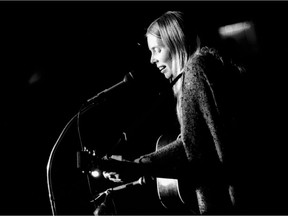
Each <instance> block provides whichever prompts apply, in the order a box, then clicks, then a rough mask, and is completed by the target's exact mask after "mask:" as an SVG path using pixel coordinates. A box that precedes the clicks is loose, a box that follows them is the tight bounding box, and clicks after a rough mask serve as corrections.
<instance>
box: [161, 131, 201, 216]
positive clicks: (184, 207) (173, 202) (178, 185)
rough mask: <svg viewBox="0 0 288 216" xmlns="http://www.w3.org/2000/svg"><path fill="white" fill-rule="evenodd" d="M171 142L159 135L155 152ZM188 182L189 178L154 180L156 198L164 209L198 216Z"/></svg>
mask: <svg viewBox="0 0 288 216" xmlns="http://www.w3.org/2000/svg"><path fill="white" fill-rule="evenodd" d="M172 141H173V140H171V139H170V140H169V139H167V138H165V137H164V136H162V135H161V136H160V137H159V138H158V140H157V144H156V151H157V150H159V149H161V148H162V147H164V146H166V145H167V144H168V143H170V142H172ZM189 180H191V177H189V176H187V178H185V179H173V178H156V185H157V193H158V198H159V200H160V202H161V203H162V205H163V206H164V207H165V208H167V209H171V210H179V211H181V212H180V213H183V212H186V213H190V214H191V213H192V214H199V211H198V202H197V198H196V193H195V190H193V188H192V187H191V184H190V182H189ZM182 211H183V212H182Z"/></svg>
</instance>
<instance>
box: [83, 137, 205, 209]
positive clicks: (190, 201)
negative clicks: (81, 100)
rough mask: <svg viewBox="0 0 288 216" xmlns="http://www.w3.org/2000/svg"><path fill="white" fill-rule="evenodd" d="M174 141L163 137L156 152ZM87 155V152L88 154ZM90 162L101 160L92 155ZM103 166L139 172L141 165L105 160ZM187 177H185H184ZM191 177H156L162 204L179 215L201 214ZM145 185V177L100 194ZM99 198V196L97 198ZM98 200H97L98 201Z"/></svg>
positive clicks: (109, 169)
mask: <svg viewBox="0 0 288 216" xmlns="http://www.w3.org/2000/svg"><path fill="white" fill-rule="evenodd" d="M171 141H173V139H168V138H167V137H166V136H163V135H161V136H160V137H159V138H158V140H157V143H156V151H157V150H159V149H161V148H162V147H164V146H166V145H167V144H168V143H170V142H171ZM86 154H87V152H86ZM89 155H90V159H88V161H89V160H90V162H91V161H93V162H94V163H95V162H96V163H98V162H99V160H95V157H94V156H93V155H91V154H89ZM101 163H102V165H104V167H105V171H108V172H109V171H117V172H121V171H123V170H126V171H127V170H135V171H136V170H137V169H138V171H139V164H138V163H135V162H131V161H121V160H116V159H105V160H103V159H102V160H101ZM183 176H185V175H183ZM191 179H192V178H191V177H190V176H185V178H183V179H173V178H160V177H156V185H157V194H158V198H159V200H160V202H161V204H162V205H163V206H164V207H165V208H167V209H169V210H170V209H171V210H175V211H176V212H177V214H180V213H181V214H182V213H185V214H186V213H190V214H199V208H198V202H197V198H196V192H195V190H193V188H192V187H191V182H190V181H191ZM143 183H144V177H141V178H140V179H138V180H136V181H132V182H129V183H125V184H123V185H118V186H116V187H112V188H109V189H107V190H106V191H104V192H101V193H99V194H98V195H102V194H104V193H106V192H107V191H117V190H122V189H125V188H127V187H131V186H136V185H141V184H143ZM96 197H97V198H98V197H99V196H96ZM97 198H96V199H97Z"/></svg>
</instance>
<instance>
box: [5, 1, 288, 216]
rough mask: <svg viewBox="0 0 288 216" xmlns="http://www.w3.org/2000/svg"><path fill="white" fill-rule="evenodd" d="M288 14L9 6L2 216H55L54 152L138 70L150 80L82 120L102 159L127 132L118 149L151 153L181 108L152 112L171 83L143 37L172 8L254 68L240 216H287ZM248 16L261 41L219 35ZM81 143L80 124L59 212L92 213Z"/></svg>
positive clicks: (58, 180) (59, 169)
mask: <svg viewBox="0 0 288 216" xmlns="http://www.w3.org/2000/svg"><path fill="white" fill-rule="evenodd" d="M287 9H288V4H287V3H286V2H258V1H256V2H245V1H244V2H225V1H224V2H214V1H212V2H194V1H191V2H190V1H184V2H178V1H177V2H170V1H167V2H165V1H163V2H162V1H160V2H109V1H108V2H97V1H96V2H93V1H91V2H90V1H88V2H1V3H0V23H1V25H0V41H1V42H0V43H1V48H0V53H1V64H0V72H1V108H2V109H1V110H2V116H1V125H2V127H1V128H2V129H1V149H2V151H1V182H0V183H1V205H0V214H51V208H50V203H49V197H48V190H47V182H46V165H47V162H48V157H49V154H50V152H51V150H52V147H53V145H54V144H55V142H56V140H57V139H58V137H59V135H60V133H61V131H62V130H63V128H64V126H65V125H66V124H67V123H68V121H69V120H70V119H71V118H72V117H73V116H74V115H75V114H76V113H77V112H78V110H79V108H80V106H81V104H83V103H84V101H86V100H87V99H88V98H90V97H92V96H94V95H95V94H97V93H98V92H100V91H102V90H103V89H105V88H108V87H110V86H112V85H113V84H115V83H117V82H119V81H121V80H122V79H123V77H124V75H125V74H127V73H128V72H130V71H132V70H133V71H135V72H137V75H139V74H141V76H142V78H143V79H141V80H144V81H139V84H137V87H135V89H133V90H131V91H128V92H125V93H122V94H120V95H118V96H117V97H116V98H114V99H113V100H112V99H111V101H108V103H105V104H101V105H100V106H99V107H98V106H97V107H95V108H94V109H91V110H90V111H88V112H87V113H86V114H84V115H83V118H81V131H82V138H83V142H84V144H85V145H86V146H88V147H90V148H92V149H93V148H96V149H97V150H98V149H100V152H101V150H103V149H104V150H107V149H110V147H111V146H112V145H113V144H115V143H117V141H118V140H119V137H121V133H122V132H123V131H125V132H126V134H127V136H128V141H129V142H128V143H125V144H123V145H122V144H119V145H118V146H117V148H116V149H117V150H115V151H116V152H117V151H118V153H121V154H124V155H125V154H126V156H127V157H132V158H133V157H137V156H139V155H141V153H146V152H149V151H153V149H154V145H155V140H156V138H157V136H159V134H161V132H162V128H163V127H164V126H165V125H167V123H169V121H170V120H167V116H169V114H170V113H173V112H174V110H169V109H168V108H167V107H165V106H163V107H162V109H159V110H158V109H154V106H153V104H154V103H155V102H157V99H156V98H157V97H156V96H157V95H158V93H157V92H158V90H159V89H160V88H162V87H163V88H166V81H165V80H164V78H163V77H160V76H158V73H157V72H155V71H153V69H151V68H150V66H149V53H148V50H146V43H145V38H144V34H145V28H146V27H147V26H148V25H149V24H150V22H151V21H152V20H154V19H155V18H156V17H158V16H159V15H160V14H162V13H163V12H165V11H167V10H183V11H185V12H188V13H189V14H190V15H191V17H192V18H193V19H195V22H196V23H197V24H198V28H199V31H200V33H201V36H202V37H203V41H204V42H205V43H207V44H209V45H210V44H211V45H213V46H216V47H220V48H221V49H223V50H224V51H225V52H227V53H228V54H229V55H231V56H233V57H234V58H235V60H236V61H237V62H239V63H241V64H243V65H244V66H245V67H246V68H247V73H246V74H245V82H244V83H243V85H242V87H243V94H244V95H245V96H244V100H243V101H242V106H241V111H242V112H241V123H240V125H241V127H240V128H241V129H240V131H241V136H240V137H235V139H236V140H237V141H239V140H241V141H242V143H243V144H242V145H241V148H239V155H238V156H239V158H241V161H240V162H239V164H241V165H243V166H242V168H241V170H239V172H240V173H244V174H243V176H242V178H243V179H241V180H239V181H242V180H243V181H242V182H243V183H244V184H243V185H244V186H242V205H243V209H242V212H241V213H249V214H251V213H252V214H254V213H260V214H266V213H267V214H287V207H286V206H287V205H286V200H287V195H286V194H287V186H286V175H285V172H286V163H287V159H286V157H287V156H286V151H287V148H286V143H287V142H286V137H285V135H286V131H285V129H286V113H285V112H286V108H285V104H286V98H287V96H286V80H285V78H286V62H287V60H286V50H287V46H286V44H287V42H286V40H287V37H286V34H285V32H286V29H285V28H287V23H286V20H287ZM242 21H250V22H252V23H253V24H254V27H255V36H256V41H255V42H253V43H250V42H249V41H247V39H245V38H244V39H243V40H241V41H240V42H236V43H235V41H233V40H232V41H230V40H225V41H224V40H221V39H220V38H219V35H218V28H219V27H221V26H223V25H227V24H233V23H236V22H242ZM139 44H140V45H139ZM146 57H147V58H146ZM153 72H155V73H153ZM139 76H140V75H139ZM156 83H160V85H156ZM155 92H156V93H155ZM124 95H125V96H124ZM168 100H171V99H168ZM160 111H162V112H160ZM137 141H138V143H135V142H137ZM95 146H96V147H95ZM102 146H104V147H102ZM79 148H80V145H79V139H78V136H77V131H76V124H72V126H71V129H69V130H68V132H67V135H66V136H65V138H64V139H63V142H61V144H60V147H59V150H58V152H57V154H56V156H55V162H54V164H53V168H54V170H53V183H54V186H55V187H54V189H55V196H56V200H57V201H56V205H57V206H58V207H59V209H61V210H62V208H63V210H62V212H61V211H60V212H59V213H61V214H90V213H91V209H89V208H90V207H91V206H89V205H90V204H89V205H88V201H89V199H90V198H91V197H89V196H87V190H88V186H87V182H86V180H85V177H84V176H83V175H81V173H79V172H78V170H76V151H77V150H79ZM243 170H244V171H243ZM245 171H246V172H245ZM94 181H95V180H94ZM99 185H100V183H99ZM94 187H96V188H97V184H96V186H94ZM98 190H99V188H98ZM146 192H147V191H146ZM147 193H148V192H147ZM128 194H129V193H128ZM128 196H129V195H128ZM131 196H132V197H128V198H127V200H128V201H127V202H130V201H131V199H132V200H133V199H134V202H137V203H138V204H137V205H134V207H135V206H138V207H139V205H140V207H139V208H138V209H140V210H139V211H140V214H141V213H144V214H145V213H149V211H147V209H149V207H147V206H146V204H147V203H145V205H144V204H142V207H141V203H143V200H145V199H143V197H142V199H143V200H142V199H136V200H137V201H135V197H133V195H131ZM153 197H154V198H149V199H150V200H149V201H150V202H151V203H152V202H154V201H155V200H156V198H155V194H154V196H153ZM122 201H123V200H122ZM145 201H146V202H147V200H145ZM139 203H140V204H139ZM78 204H79V206H77V205H78ZM85 205H87V206H88V207H87V208H85V207H86V206H85ZM131 206H132V205H130V207H131ZM143 206H144V207H143ZM148 206H149V205H148ZM151 206H153V205H151ZM155 206H156V207H155V208H158V206H157V205H155ZM91 208H92V209H93V206H92V207H91ZM141 208H143V209H142V210H143V211H142V212H141ZM68 209H69V210H68ZM84 209H85V210H84ZM131 209H133V208H131ZM144 210H146V211H147V212H146V211H144ZM154 213H155V212H154Z"/></svg>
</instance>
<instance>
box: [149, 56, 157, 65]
mask: <svg viewBox="0 0 288 216" xmlns="http://www.w3.org/2000/svg"><path fill="white" fill-rule="evenodd" d="M155 62H156V59H155V57H154V55H151V58H150V63H151V64H154V63H155Z"/></svg>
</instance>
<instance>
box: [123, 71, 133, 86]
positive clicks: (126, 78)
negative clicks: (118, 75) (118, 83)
mask: <svg viewBox="0 0 288 216" xmlns="http://www.w3.org/2000/svg"><path fill="white" fill-rule="evenodd" d="M133 80H134V76H133V74H132V72H129V73H128V74H126V75H125V76H124V79H123V82H124V83H129V82H131V81H133Z"/></svg>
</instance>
